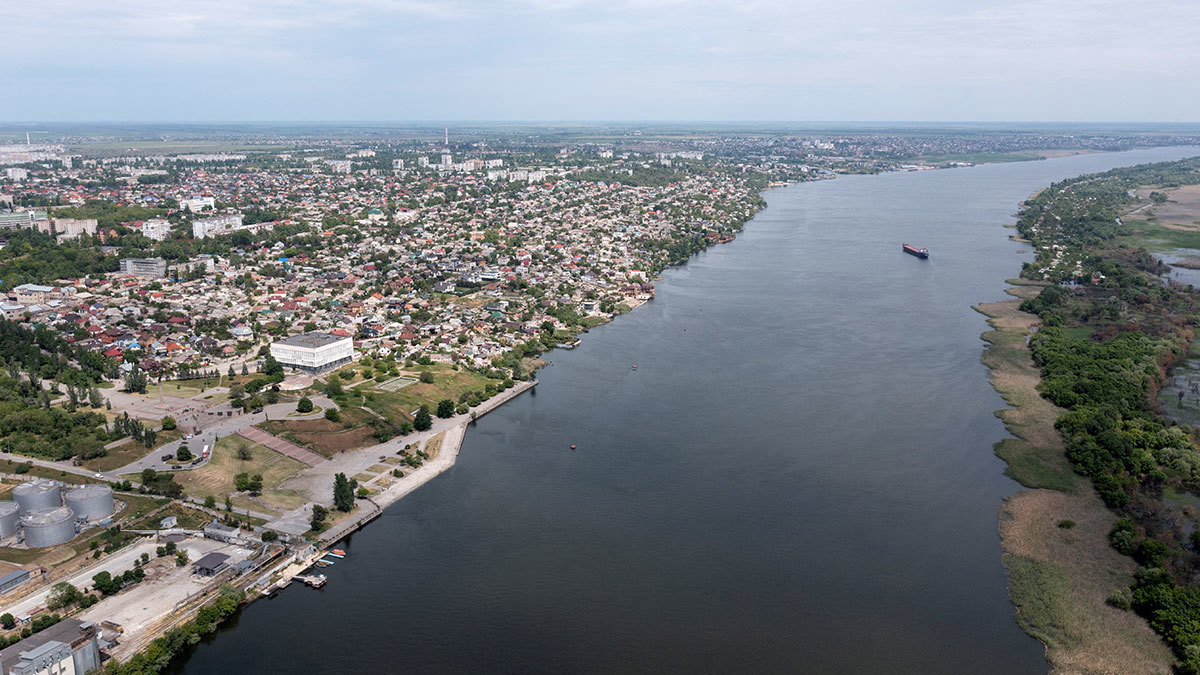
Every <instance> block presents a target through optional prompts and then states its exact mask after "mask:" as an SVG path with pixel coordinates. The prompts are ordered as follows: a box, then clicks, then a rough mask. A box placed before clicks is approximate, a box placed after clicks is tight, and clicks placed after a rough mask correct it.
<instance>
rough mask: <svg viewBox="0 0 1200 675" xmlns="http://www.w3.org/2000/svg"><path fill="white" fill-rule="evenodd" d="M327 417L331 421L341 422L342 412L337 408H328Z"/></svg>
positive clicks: (326, 410)
mask: <svg viewBox="0 0 1200 675" xmlns="http://www.w3.org/2000/svg"><path fill="white" fill-rule="evenodd" d="M325 419H327V420H329V421H330V422H341V421H342V414H341V413H339V412H338V411H337V408H326V409H325Z"/></svg>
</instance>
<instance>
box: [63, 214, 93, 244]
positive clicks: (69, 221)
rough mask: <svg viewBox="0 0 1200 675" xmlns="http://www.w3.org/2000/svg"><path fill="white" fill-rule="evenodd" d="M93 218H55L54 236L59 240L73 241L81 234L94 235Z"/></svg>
mask: <svg viewBox="0 0 1200 675" xmlns="http://www.w3.org/2000/svg"><path fill="white" fill-rule="evenodd" d="M96 224H97V221H96V219H95V218H80V219H75V218H55V219H54V234H55V235H56V236H57V237H58V238H59V239H73V238H75V237H78V236H79V235H81V234H96Z"/></svg>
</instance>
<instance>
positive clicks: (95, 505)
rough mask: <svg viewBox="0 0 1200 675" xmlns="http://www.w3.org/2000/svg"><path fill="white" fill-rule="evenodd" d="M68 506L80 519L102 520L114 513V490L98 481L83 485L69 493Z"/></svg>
mask: <svg viewBox="0 0 1200 675" xmlns="http://www.w3.org/2000/svg"><path fill="white" fill-rule="evenodd" d="M67 508H69V509H71V511H72V512H74V513H75V517H76V518H78V519H80V520H88V521H92V520H101V519H104V518H107V517H109V516H111V515H112V513H113V491H112V488H111V487H109V486H107V485H100V484H98V483H96V484H92V485H83V486H80V487H77V488H75V489H74V490H71V491H70V492H68V493H67Z"/></svg>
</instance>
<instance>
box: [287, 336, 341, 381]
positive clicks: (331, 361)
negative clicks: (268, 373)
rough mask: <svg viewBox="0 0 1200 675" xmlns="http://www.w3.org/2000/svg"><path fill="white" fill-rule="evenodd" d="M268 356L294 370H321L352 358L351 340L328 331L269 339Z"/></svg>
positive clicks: (314, 371) (319, 371) (331, 368)
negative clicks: (276, 340)
mask: <svg viewBox="0 0 1200 675" xmlns="http://www.w3.org/2000/svg"><path fill="white" fill-rule="evenodd" d="M271 356H273V357H274V358H275V360H276V361H278V362H280V363H281V364H283V365H285V366H291V367H292V368H295V369H297V370H303V371H306V372H310V373H323V372H326V371H329V370H333V369H334V368H337V367H339V366H342V365H344V364H347V363H350V362H351V361H353V360H354V340H351V339H350V338H349V337H342V336H339V335H331V334H329V333H303V334H301V335H293V336H292V337H289V338H285V339H283V340H279V341H278V342H272V343H271Z"/></svg>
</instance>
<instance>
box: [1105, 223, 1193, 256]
mask: <svg viewBox="0 0 1200 675" xmlns="http://www.w3.org/2000/svg"><path fill="white" fill-rule="evenodd" d="M1125 225H1126V226H1127V227H1128V228H1129V234H1126V235H1123V236H1120V237H1117V239H1116V241H1117V243H1120V244H1125V245H1126V246H1141V247H1142V248H1145V249H1146V250H1147V251H1150V252H1152V253H1161V252H1163V251H1174V250H1176V249H1180V248H1192V249H1200V231H1195V230H1177V229H1174V228H1170V227H1165V226H1163V225H1159V224H1158V223H1157V222H1154V221H1145V220H1135V221H1126V222H1125Z"/></svg>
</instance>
